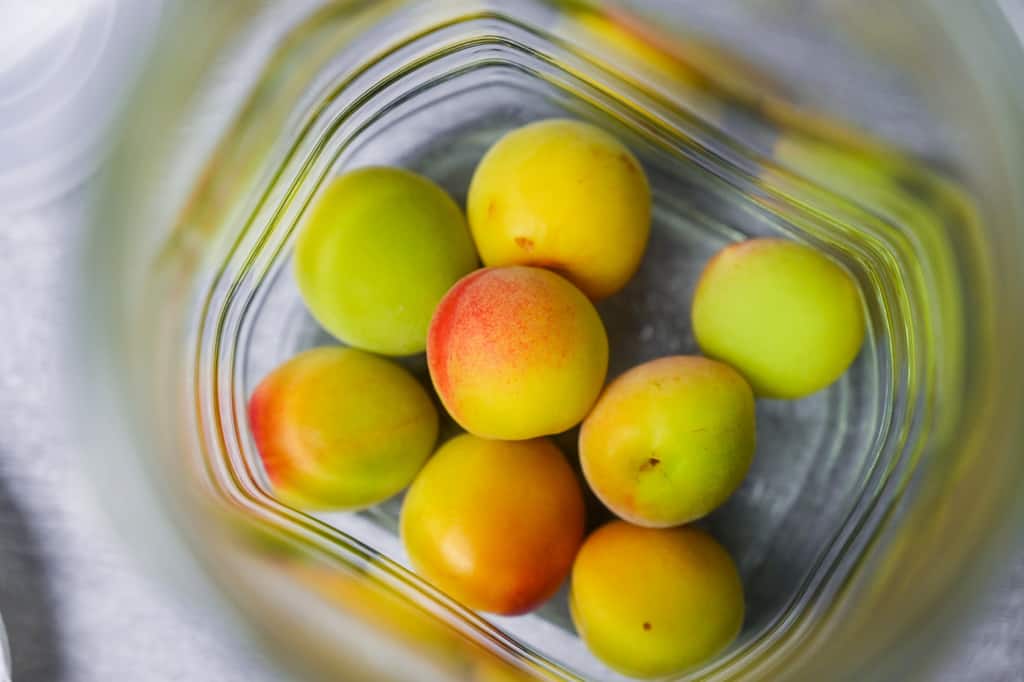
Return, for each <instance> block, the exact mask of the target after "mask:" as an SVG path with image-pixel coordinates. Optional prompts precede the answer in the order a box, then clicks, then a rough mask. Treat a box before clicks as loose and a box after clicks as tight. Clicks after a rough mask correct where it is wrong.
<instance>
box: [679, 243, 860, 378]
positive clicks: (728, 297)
mask: <svg viewBox="0 0 1024 682" xmlns="http://www.w3.org/2000/svg"><path fill="white" fill-rule="evenodd" d="M692 318H693V331H694V335H695V336H696V338H697V343H698V344H700V347H701V350H702V351H703V352H704V354H705V355H708V356H709V357H713V358H716V359H718V360H721V361H722V362H727V363H729V364H730V365H732V366H733V367H735V368H736V369H737V370H739V372H740V373H741V374H743V375H744V376H745V377H746V378H747V380H748V381H749V382H750V384H751V386H753V388H754V391H755V393H757V394H758V395H759V396H763V397H766V398H801V397H804V396H807V395H810V394H812V393H814V392H815V391H818V390H820V389H822V388H825V387H826V386H828V385H829V384H831V383H833V382H834V381H836V380H837V379H838V378H839V377H840V376H842V374H843V372H845V371H846V369H847V368H848V367H849V366H850V364H851V363H852V362H853V360H854V358H856V357H857V353H858V352H859V351H860V348H861V346H862V345H863V343H864V333H865V323H864V312H863V306H862V304H861V297H860V293H859V290H858V288H857V284H856V282H855V281H854V280H853V277H851V276H850V274H849V273H848V272H847V271H846V270H844V269H843V268H842V267H840V266H839V265H838V264H836V263H834V262H833V261H832V260H830V259H829V258H828V257H826V256H825V255H824V254H822V253H820V252H819V251H817V250H815V249H813V248H811V247H809V246H806V245H803V244H798V243H796V242H791V241H786V240H783V239H752V240H749V241H745V242H740V243H738V244H734V245H732V246H729V247H727V248H725V249H723V250H722V251H721V252H719V253H718V255H716V256H715V257H714V258H713V259H712V260H711V261H710V262H709V263H708V265H707V267H706V268H705V269H704V273H703V274H702V275H701V278H700V281H699V283H698V285H697V291H696V293H695V295H694V299H693V310H692Z"/></svg>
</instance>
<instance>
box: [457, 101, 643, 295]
mask: <svg viewBox="0 0 1024 682" xmlns="http://www.w3.org/2000/svg"><path fill="white" fill-rule="evenodd" d="M468 214H469V224H470V228H471V229H472V231H473V239H474V240H475V241H476V245H477V248H478V249H479V251H480V257H481V258H482V259H483V261H484V264H485V265H489V266H502V265H535V266H539V267H545V268H550V269H552V270H555V271H556V272H559V273H561V274H563V275H565V276H566V277H567V278H568V279H569V280H571V281H572V282H573V283H574V284H576V286H578V287H579V288H580V289H582V290H583V291H584V293H586V294H587V295H588V296H590V297H591V298H593V299H600V298H604V297H606V296H610V295H611V294H613V293H615V292H616V291H618V290H619V289H621V288H622V287H623V286H625V284H626V282H627V281H629V279H630V277H632V276H633V273H635V272H636V269H637V268H638V267H639V265H640V260H641V258H642V256H643V253H644V247H645V246H646V245H647V237H648V234H649V232H650V221H651V192H650V188H649V187H648V184H647V178H646V176H645V175H644V171H643V168H642V167H641V166H640V163H639V162H638V161H637V160H636V157H634V156H633V154H632V153H631V152H630V151H629V149H627V148H626V147H625V146H624V145H623V144H622V143H621V142H619V141H618V140H616V139H615V138H614V137H612V136H611V135H609V134H608V133H606V132H604V131H603V130H601V129H600V128H597V127H595V126H592V125H590V124H587V123H582V122H580V121H570V120H563V119H552V120H547V121H540V122H538V123H533V124H530V125H528V126H525V127H523V128H519V129H518V130H513V131H512V132H510V133H508V134H507V135H505V136H504V137H503V138H501V139H500V140H499V141H498V142H497V143H496V144H495V145H494V146H493V147H491V149H490V150H489V151H488V152H487V154H486V155H485V156H484V158H483V160H482V161H481V162H480V165H479V166H478V167H477V169H476V172H475V173H474V175H473V180H472V183H471V184H470V187H469V201H468Z"/></svg>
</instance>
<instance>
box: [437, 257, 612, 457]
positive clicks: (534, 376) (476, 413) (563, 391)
mask: <svg viewBox="0 0 1024 682" xmlns="http://www.w3.org/2000/svg"><path fill="white" fill-rule="evenodd" d="M427 364H428V366H429V368H430V377H431V379H432V380H433V382H434V388H435V389H437V393H438V395H439V396H440V397H441V401H442V402H443V403H444V406H445V407H446V408H447V410H448V412H449V413H450V414H451V415H452V417H453V418H454V419H455V421H457V422H458V423H459V425H460V426H462V428H464V429H466V430H467V431H469V432H470V433H473V434H476V435H478V436H481V437H484V438H497V439H502V440H524V439H527V438H535V437H538V436H544V435H548V434H553V433H559V432H561V431H565V430H566V429H569V428H571V427H573V426H575V425H576V424H578V423H579V422H580V420H581V419H583V417H584V416H585V415H586V414H587V411H588V410H589V409H590V407H591V406H592V405H593V404H594V400H596V399H597V395H598V393H599V392H600V391H601V386H602V384H603V383H604V378H605V374H606V372H607V370H608V338H607V336H606V334H605V330H604V325H603V324H602V322H601V318H600V317H599V316H598V314H597V311H596V310H595V309H594V306H593V305H592V304H591V303H590V301H589V300H587V297H586V296H584V295H583V294H582V293H581V292H580V291H579V290H578V289H577V288H576V287H574V286H573V285H572V284H570V283H569V281H568V280H566V279H564V278H562V277H559V276H558V275H556V274H554V273H551V272H548V271H547V270H541V269H539V268H528V267H508V268H488V269H484V270H479V271H477V272H474V273H472V274H470V275H468V276H466V277H465V278H463V279H462V280H460V281H459V283H458V284H456V285H455V286H454V287H452V289H451V291H449V292H448V294H446V295H445V297H444V299H442V301H441V303H440V304H439V305H438V307H437V312H436V313H435V315H434V320H433V322H431V325H430V335H429V340H428V343H427Z"/></svg>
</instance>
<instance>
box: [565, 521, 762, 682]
mask: <svg viewBox="0 0 1024 682" xmlns="http://www.w3.org/2000/svg"><path fill="white" fill-rule="evenodd" d="M570 608H571V611H572V618H573V621H574V622H575V624H576V629H577V631H579V634H580V637H582V639H583V641H584V642H586V643H587V646H588V647H590V649H591V651H593V652H594V655H595V656H597V657H598V658H600V659H601V660H602V661H604V662H605V663H606V664H607V665H609V666H610V667H612V668H614V669H615V670H618V671H619V672H621V673H623V674H625V675H630V676H632V677H643V678H651V677H662V676H667V675H674V674H678V673H681V672H683V671H685V670H686V669H688V668H691V667H693V666H695V665H698V664H699V663H702V662H704V661H706V660H708V659H709V658H711V657H712V656H714V655H715V654H717V653H719V652H721V651H722V650H723V649H725V648H726V647H727V646H728V645H729V643H730V642H732V640H733V639H735V637H736V635H737V634H738V633H739V631H740V627H741V626H742V624H743V611H744V606H743V584H742V583H741V582H740V577H739V574H738V573H737V571H736V566H735V564H733V561H732V558H731V557H730V556H729V554H728V553H727V552H726V551H725V549H723V548H722V546H721V545H719V544H718V543H717V542H715V540H714V539H713V538H712V537H711V536H710V535H708V534H706V533H705V532H704V531H701V530H698V529H696V528H692V527H685V528H672V529H661V530H659V529H653V528H640V527H638V526H631V525H629V524H628V523H624V522H622V521H613V522H612V523H609V524H607V525H605V526H602V527H601V528H599V529H598V530H597V531H595V532H594V533H593V534H592V535H591V536H590V537H589V538H587V540H586V542H584V543H583V547H582V548H581V549H580V552H579V555H578V556H577V557H576V562H575V564H574V565H573V569H572V593H571V596H570Z"/></svg>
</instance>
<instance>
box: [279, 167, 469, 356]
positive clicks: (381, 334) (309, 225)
mask: <svg viewBox="0 0 1024 682" xmlns="http://www.w3.org/2000/svg"><path fill="white" fill-rule="evenodd" d="M476 267H477V255H476V250H475V248H474V247H473V241H472V238H471V237H470V234H469V228H468V227H467V225H466V220H465V218H464V217H463V215H462V211H461V210H460V209H459V207H458V206H457V205H456V204H455V202H454V201H452V199H451V197H449V196H448V195H447V194H446V193H445V192H444V190H443V189H441V188H440V187H438V186H437V185H436V184H434V183H433V182H431V181H430V180H428V179H426V178H424V177H421V176H419V175H416V174H415V173H411V172H409V171H406V170H403V169H400V168H361V169H358V170H355V171H352V172H350V173H347V174H345V175H343V176H341V177H340V178H337V179H336V180H334V181H333V182H332V183H331V184H330V185H329V186H328V187H327V188H326V189H325V190H324V191H323V192H322V193H321V194H320V195H319V196H318V197H317V198H316V203H315V204H314V205H313V208H312V210H311V213H310V216H309V218H308V219H307V220H305V221H304V223H303V225H302V228H301V231H300V233H299V237H298V241H297V242H296V245H295V278H296V281H297V283H298V286H299V291H300V292H301V294H302V297H303V300H304V301H305V302H306V306H307V307H308V308H309V310H310V312H311V313H312V314H313V316H314V317H315V318H316V319H317V321H318V322H319V323H320V324H321V325H322V326H323V327H324V329H326V330H327V331H329V332H330V333H331V334H333V335H334V336H335V337H337V338H338V339H340V340H341V341H344V342H345V343H346V344H348V345H351V346H355V347H357V348H362V349H363V350H368V351H372V352H374V353H380V354H382V355H412V354H415V353H421V352H423V350H424V348H425V347H426V342H427V327H428V326H429V324H430V318H431V316H432V315H433V314H434V308H435V306H437V302H438V301H440V300H441V297H442V296H444V293H445V292H446V291H448V289H449V287H451V285H452V284H454V283H455V282H456V281H457V280H458V279H459V278H460V277H462V276H463V275H465V274H466V273H468V272H470V271H472V270H473V269H474V268H476Z"/></svg>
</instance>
